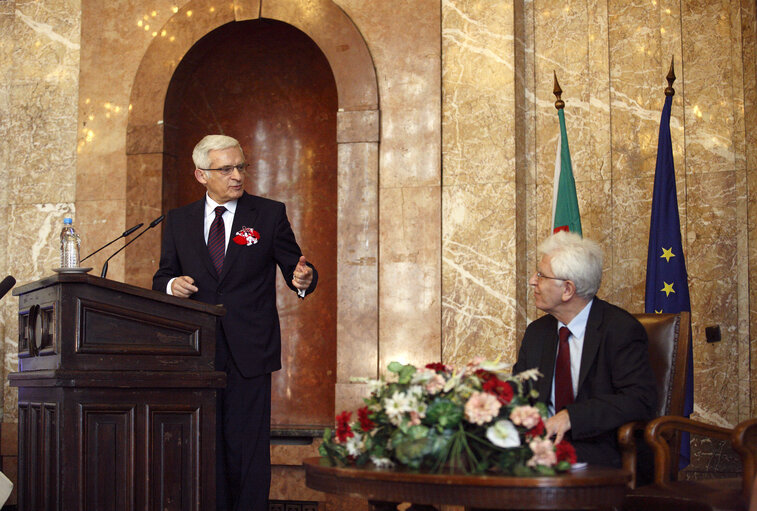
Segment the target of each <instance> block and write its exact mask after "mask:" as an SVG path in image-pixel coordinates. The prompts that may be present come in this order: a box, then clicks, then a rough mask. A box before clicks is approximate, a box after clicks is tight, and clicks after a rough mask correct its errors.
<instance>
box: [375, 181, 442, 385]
mask: <svg viewBox="0 0 757 511" xmlns="http://www.w3.org/2000/svg"><path fill="white" fill-rule="evenodd" d="M440 193H441V190H440V188H439V187H437V186H428V187H416V188H382V189H381V191H380V196H379V219H380V226H381V230H380V234H379V261H380V266H379V291H380V298H379V368H380V370H384V369H385V368H386V366H387V365H388V364H389V363H390V362H392V361H393V360H397V361H399V362H404V363H414V364H426V363H428V362H433V361H438V360H439V359H440V357H441V346H440V339H441V329H440V316H441V306H440V303H439V302H440V296H441V272H440V261H439V253H440V250H441V240H440V233H441V211H440V209H439V204H440Z"/></svg>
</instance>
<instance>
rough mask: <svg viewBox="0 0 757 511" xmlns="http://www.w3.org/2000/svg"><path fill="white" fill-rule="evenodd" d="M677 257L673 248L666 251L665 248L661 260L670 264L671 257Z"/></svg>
mask: <svg viewBox="0 0 757 511" xmlns="http://www.w3.org/2000/svg"><path fill="white" fill-rule="evenodd" d="M675 256H676V255H675V254H674V253H673V247H670V248H668V249H666V248H665V247H663V248H662V255H661V256H660V259H665V262H668V263H669V262H670V258H671V257H675Z"/></svg>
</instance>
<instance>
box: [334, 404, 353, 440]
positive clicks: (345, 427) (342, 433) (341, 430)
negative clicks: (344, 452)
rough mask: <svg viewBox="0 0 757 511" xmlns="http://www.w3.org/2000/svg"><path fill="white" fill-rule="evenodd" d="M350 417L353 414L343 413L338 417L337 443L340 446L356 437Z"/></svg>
mask: <svg viewBox="0 0 757 511" xmlns="http://www.w3.org/2000/svg"><path fill="white" fill-rule="evenodd" d="M350 417H352V412H342V413H340V414H339V415H337V416H336V441H337V442H338V443H340V444H341V443H343V442H346V441H347V439H348V438H352V437H354V436H355V433H353V432H352V428H351V427H350Z"/></svg>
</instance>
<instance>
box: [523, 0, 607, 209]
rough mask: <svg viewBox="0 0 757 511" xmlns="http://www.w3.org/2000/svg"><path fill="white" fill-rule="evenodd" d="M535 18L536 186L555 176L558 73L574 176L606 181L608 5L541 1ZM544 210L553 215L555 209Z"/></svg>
mask: <svg viewBox="0 0 757 511" xmlns="http://www.w3.org/2000/svg"><path fill="white" fill-rule="evenodd" d="M533 15H534V17H535V24H536V27H537V28H536V29H535V34H534V53H535V55H534V67H535V69H534V96H535V97H534V102H535V106H536V109H537V117H536V123H537V124H536V138H537V144H538V146H537V154H536V157H537V177H536V180H537V183H539V184H542V183H549V184H551V183H552V181H553V177H554V162H555V153H556V149H557V140H558V137H559V133H560V131H559V124H558V119H557V111H556V109H555V107H554V104H555V96H554V94H553V88H554V73H556V74H557V79H558V81H559V83H560V86H561V88H562V90H563V94H562V99H563V101H564V102H565V122H566V126H567V133H568V140H569V145H570V149H571V157H572V158H571V159H572V162H573V173H574V177H575V179H576V181H577V182H582V181H585V180H600V179H607V178H608V177H609V176H610V160H609V133H608V131H607V126H609V124H610V123H609V87H608V83H607V75H608V70H607V61H608V56H607V42H606V41H607V5H606V3H605V2H600V1H594V0H580V1H569V2H560V1H556V0H537V1H535V2H534V8H533ZM557 42H559V43H557ZM544 211H545V212H547V211H551V206H548V207H547V208H546V209H544ZM550 214H551V212H550Z"/></svg>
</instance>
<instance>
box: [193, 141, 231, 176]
mask: <svg viewBox="0 0 757 511" xmlns="http://www.w3.org/2000/svg"><path fill="white" fill-rule="evenodd" d="M229 147H236V148H238V149H239V152H241V153H242V156H244V151H242V146H241V145H239V141H238V140H237V139H236V138H233V137H228V136H226V135H206V136H205V137H203V139H202V140H200V141H199V142H198V143H197V145H196V146H195V148H194V150H193V151H192V161H193V162H194V164H195V167H196V168H198V169H207V168H208V167H210V156H208V153H209V152H210V151H220V150H222V149H228V148H229ZM205 174H206V175H207V172H206V173H205Z"/></svg>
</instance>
